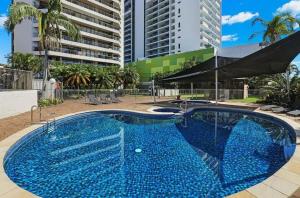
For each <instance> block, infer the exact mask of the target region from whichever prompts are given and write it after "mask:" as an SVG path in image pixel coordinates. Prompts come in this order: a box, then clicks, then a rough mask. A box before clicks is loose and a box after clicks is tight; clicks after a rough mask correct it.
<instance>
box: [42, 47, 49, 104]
mask: <svg viewBox="0 0 300 198" xmlns="http://www.w3.org/2000/svg"><path fill="white" fill-rule="evenodd" d="M48 59H49V54H48V49H45V56H44V71H43V88H42V97H43V98H45V97H46V95H45V94H46V82H47V80H48V66H49V62H48Z"/></svg>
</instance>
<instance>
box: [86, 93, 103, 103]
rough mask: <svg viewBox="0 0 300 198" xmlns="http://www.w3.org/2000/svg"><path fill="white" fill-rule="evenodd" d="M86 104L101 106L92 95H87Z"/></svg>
mask: <svg viewBox="0 0 300 198" xmlns="http://www.w3.org/2000/svg"><path fill="white" fill-rule="evenodd" d="M87 99H88V103H89V104H92V105H100V104H103V103H102V102H101V101H99V100H97V98H96V97H95V96H94V95H87Z"/></svg>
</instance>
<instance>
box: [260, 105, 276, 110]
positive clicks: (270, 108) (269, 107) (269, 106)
mask: <svg viewBox="0 0 300 198" xmlns="http://www.w3.org/2000/svg"><path fill="white" fill-rule="evenodd" d="M274 108H278V106H277V105H265V106H262V107H260V110H262V111H271V110H272V109H274Z"/></svg>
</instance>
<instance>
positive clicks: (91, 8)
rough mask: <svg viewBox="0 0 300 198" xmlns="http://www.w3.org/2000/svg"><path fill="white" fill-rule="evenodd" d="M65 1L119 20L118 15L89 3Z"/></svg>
mask: <svg viewBox="0 0 300 198" xmlns="http://www.w3.org/2000/svg"><path fill="white" fill-rule="evenodd" d="M66 1H68V2H70V3H72V4H75V5H79V6H82V7H84V8H86V9H88V10H92V11H94V12H97V13H99V14H102V15H104V16H107V17H110V18H113V19H116V20H120V19H121V18H120V16H118V15H117V16H116V15H114V14H111V13H109V12H106V11H104V10H101V9H98V8H95V7H94V6H91V5H89V4H86V3H82V2H80V1H78V0H66Z"/></svg>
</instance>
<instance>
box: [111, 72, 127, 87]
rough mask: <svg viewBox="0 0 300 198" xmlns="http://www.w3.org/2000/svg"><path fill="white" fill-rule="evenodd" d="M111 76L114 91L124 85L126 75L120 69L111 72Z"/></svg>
mask: <svg viewBox="0 0 300 198" xmlns="http://www.w3.org/2000/svg"><path fill="white" fill-rule="evenodd" d="M109 74H110V75H111V77H112V84H113V88H114V89H117V88H118V87H120V86H121V85H122V84H123V79H124V74H123V72H122V71H121V70H120V69H119V68H118V67H114V68H112V69H111V70H110V71H109Z"/></svg>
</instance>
